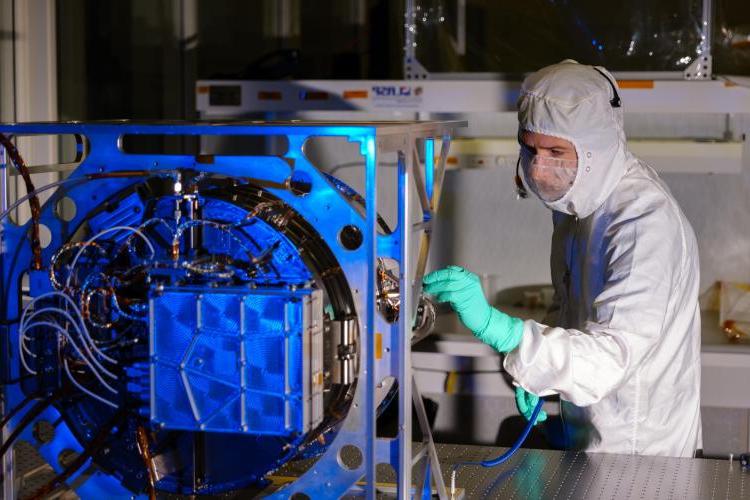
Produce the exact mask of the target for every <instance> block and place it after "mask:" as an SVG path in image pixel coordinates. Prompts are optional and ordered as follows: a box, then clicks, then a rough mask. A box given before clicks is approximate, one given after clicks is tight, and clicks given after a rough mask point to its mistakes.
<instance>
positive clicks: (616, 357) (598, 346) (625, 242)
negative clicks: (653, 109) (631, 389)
mask: <svg viewBox="0 0 750 500" xmlns="http://www.w3.org/2000/svg"><path fill="white" fill-rule="evenodd" d="M617 219H619V221H618V220H614V221H613V220H611V219H610V222H609V223H608V224H607V227H606V228H605V230H604V231H603V232H602V233H600V234H602V235H603V238H604V242H603V244H602V246H601V248H602V250H601V255H600V256H588V258H590V259H600V260H599V262H600V263H601V269H600V270H599V271H598V272H597V274H598V275H599V276H600V279H601V280H602V282H603V285H602V286H601V291H600V292H599V293H598V295H597V296H596V297H593V298H591V299H589V300H591V306H590V313H589V316H588V319H587V320H586V322H585V324H583V325H580V326H579V328H580V330H579V329H564V328H555V327H549V326H546V325H543V324H541V323H538V322H536V321H532V320H527V321H525V322H524V333H523V337H522V340H521V342H520V344H519V345H518V347H516V349H514V350H513V351H511V352H509V353H508V354H507V355H506V357H505V361H504V367H505V370H506V371H507V372H508V373H509V374H510V375H511V376H512V377H513V378H514V379H515V380H516V382H518V384H519V385H520V386H521V387H523V388H524V389H526V390H527V391H529V392H531V393H534V394H537V395H541V396H545V395H549V394H553V393H558V394H560V396H561V397H562V398H563V399H565V400H567V401H570V402H572V403H574V404H576V405H578V406H587V405H590V404H593V403H596V402H597V401H599V400H601V399H602V398H604V397H605V396H607V395H608V394H609V393H610V392H612V391H614V390H615V389H617V387H618V386H619V385H620V384H621V383H622V382H623V380H625V379H626V378H627V377H628V375H629V373H630V372H631V370H633V368H634V367H636V366H638V365H639V364H640V363H641V361H642V360H644V358H646V357H647V356H648V354H649V353H650V352H651V350H652V348H653V347H654V346H655V345H656V343H657V342H658V340H659V337H660V334H661V332H662V330H663V323H664V318H665V316H666V313H667V308H668V307H669V298H670V293H671V290H672V286H673V285H675V284H676V281H677V280H678V278H679V276H675V275H676V274H679V272H678V271H677V266H679V265H680V264H679V262H680V260H681V259H682V258H683V256H684V242H683V240H682V236H681V230H680V223H679V221H675V220H674V217H672V216H670V213H669V211H668V210H663V207H662V210H654V211H651V212H650V213H642V214H640V215H639V216H636V217H633V216H632V214H631V216H630V217H617Z"/></svg>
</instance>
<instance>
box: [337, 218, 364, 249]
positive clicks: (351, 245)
mask: <svg viewBox="0 0 750 500" xmlns="http://www.w3.org/2000/svg"><path fill="white" fill-rule="evenodd" d="M362 241H364V237H363V236H362V231H360V230H359V228H358V227H357V226H355V225H353V224H349V225H347V226H344V227H343V228H342V229H341V231H339V243H341V246H343V247H344V248H346V249H347V250H356V249H358V248H359V247H360V246H362Z"/></svg>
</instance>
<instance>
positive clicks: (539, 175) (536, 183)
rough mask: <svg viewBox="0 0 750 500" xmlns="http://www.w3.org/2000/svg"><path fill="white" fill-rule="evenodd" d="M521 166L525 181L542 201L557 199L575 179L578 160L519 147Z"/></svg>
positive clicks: (567, 189)
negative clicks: (535, 153)
mask: <svg viewBox="0 0 750 500" xmlns="http://www.w3.org/2000/svg"><path fill="white" fill-rule="evenodd" d="M521 168H522V169H523V175H524V177H525V178H526V183H527V184H528V185H529V187H530V188H531V190H532V191H533V192H534V194H536V195H537V196H538V197H539V198H540V199H542V201H546V202H552V201H557V200H559V199H560V198H562V197H563V196H565V194H566V193H567V192H568V191H569V190H570V187H571V186H572V185H573V182H574V181H575V180H576V173H577V172H578V161H577V160H572V159H568V158H552V157H549V156H539V155H534V154H531V153H530V152H529V151H527V150H526V149H525V148H521Z"/></svg>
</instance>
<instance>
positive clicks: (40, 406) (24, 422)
mask: <svg viewBox="0 0 750 500" xmlns="http://www.w3.org/2000/svg"><path fill="white" fill-rule="evenodd" d="M61 396H62V391H60V390H58V391H55V392H54V393H52V395H50V397H48V398H47V399H45V400H42V401H39V402H38V403H37V404H35V405H34V406H32V407H31V409H30V410H29V411H28V412H26V414H25V415H24V416H23V418H22V419H21V421H20V422H19V423H18V425H17V426H16V427H15V428H14V429H13V432H11V434H10V436H8V439H7V440H5V442H4V443H3V444H2V446H0V458H1V457H3V456H5V453H6V452H7V451H8V449H9V448H10V447H11V446H13V443H14V442H15V441H16V439H18V436H20V435H21V433H22V432H23V431H24V430H25V429H26V427H28V426H29V425H31V423H32V422H34V420H36V418H37V417H38V416H39V415H41V414H42V412H44V410H46V409H47V408H49V407H50V406H52V404H54V403H55V402H56V401H57V400H58V399H60V397H61ZM4 480H5V475H4V474H0V485H2V484H3V481H4Z"/></svg>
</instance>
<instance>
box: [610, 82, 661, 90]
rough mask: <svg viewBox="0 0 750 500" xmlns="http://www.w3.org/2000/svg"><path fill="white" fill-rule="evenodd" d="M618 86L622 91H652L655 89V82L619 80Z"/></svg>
mask: <svg viewBox="0 0 750 500" xmlns="http://www.w3.org/2000/svg"><path fill="white" fill-rule="evenodd" d="M617 85H619V86H620V88H621V89H652V88H654V81H653V80H617Z"/></svg>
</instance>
